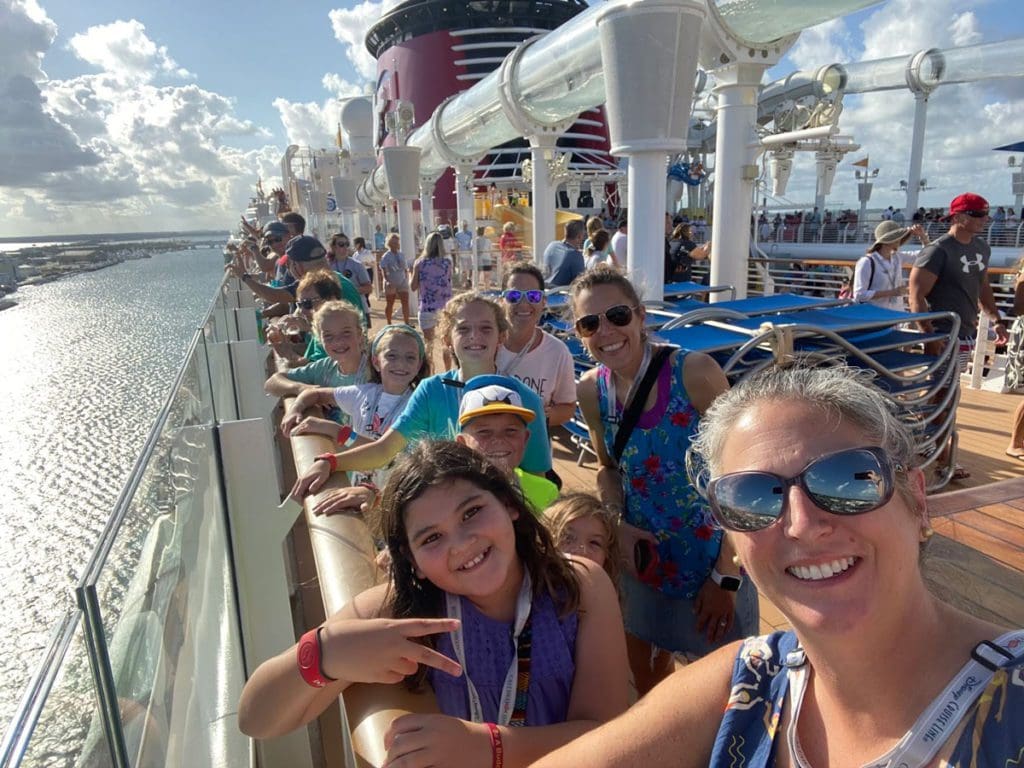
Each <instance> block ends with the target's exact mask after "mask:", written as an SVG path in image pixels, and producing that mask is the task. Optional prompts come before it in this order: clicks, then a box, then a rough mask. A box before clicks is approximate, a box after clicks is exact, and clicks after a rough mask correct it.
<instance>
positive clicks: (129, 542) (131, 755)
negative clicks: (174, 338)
mask: <svg viewBox="0 0 1024 768" xmlns="http://www.w3.org/2000/svg"><path fill="white" fill-rule="evenodd" d="M214 314H215V313H214ZM209 351H210V350H209V347H208V346H207V345H206V340H205V337H204V334H202V333H200V334H198V335H197V338H196V344H195V346H194V347H193V349H192V350H191V354H190V356H189V359H188V360H187V362H186V364H185V366H184V368H183V369H182V371H181V374H180V383H179V386H178V387H177V388H176V390H175V392H174V393H173V394H172V397H171V399H170V400H169V402H168V405H167V408H166V411H165V412H164V414H162V417H161V418H162V423H161V422H158V424H160V429H159V432H158V433H157V434H156V435H155V436H154V438H153V439H151V442H150V444H149V445H148V446H147V449H148V450H147V453H146V454H145V455H144V458H145V464H144V466H142V467H141V470H140V471H139V472H137V473H136V475H135V476H134V477H133V481H134V482H133V486H130V487H129V488H128V489H127V491H126V495H125V497H123V498H122V501H121V503H120V504H119V506H118V509H117V510H116V511H115V514H114V516H113V518H112V520H111V524H110V525H109V526H108V529H107V531H105V532H104V540H103V541H101V545H100V546H99V547H98V549H97V554H96V556H95V558H94V560H93V562H91V563H90V566H89V568H88V570H87V573H86V576H85V577H84V578H83V580H82V583H81V584H80V586H79V600H80V603H81V604H82V606H83V608H85V609H86V616H87V622H88V623H89V626H90V628H91V630H92V636H93V637H94V638H95V640H94V645H95V649H94V652H95V655H96V657H97V659H96V666H95V669H96V674H97V675H98V676H99V678H100V679H101V680H102V681H103V682H102V684H101V685H100V688H101V691H104V692H105V693H106V694H107V698H106V699H104V700H105V701H106V702H107V706H106V708H105V710H104V711H105V712H106V713H107V716H108V718H109V719H110V720H109V722H108V723H107V724H108V725H109V726H110V732H111V733H113V734H114V738H120V739H123V752H124V755H125V756H126V760H127V764H128V765H132V766H143V765H147V766H148V765H164V764H173V765H206V764H210V756H211V755H217V756H218V757H217V764H218V765H243V764H244V763H246V762H247V761H248V747H247V743H246V741H245V739H244V738H243V737H242V736H241V734H240V733H239V732H238V729H237V727H236V725H235V706H236V703H237V701H238V695H239V693H240V691H241V685H242V682H243V671H242V664H241V648H240V640H239V634H238V629H237V627H238V619H237V609H236V605H235V599H234V594H233V586H232V584H233V579H232V575H231V566H230V562H231V558H230V549H231V548H230V542H229V541H228V538H227V532H226V527H225V524H224V519H225V518H224V514H223V507H222V503H223V502H222V497H221V496H222V495H221V487H220V473H219V467H218V463H217V451H216V444H215V441H216V435H215V432H214V426H213V402H212V400H209V399H208V397H209V396H210V395H212V394H213V392H214V388H213V384H212V383H211V381H210V371H209ZM100 719H101V718H100V716H97V721H99V720H100ZM94 727H96V726H94Z"/></svg>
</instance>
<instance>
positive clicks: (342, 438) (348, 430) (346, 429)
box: [331, 424, 352, 472]
mask: <svg viewBox="0 0 1024 768" xmlns="http://www.w3.org/2000/svg"><path fill="white" fill-rule="evenodd" d="M350 437H352V427H350V426H349V425H348V424H346V425H345V426H343V427H342V428H341V429H339V430H338V438H337V440H335V442H336V443H337V444H338V445H344V444H345V443H347V442H348V439H349V438H350ZM333 471H334V469H333V468H332V469H331V472H333Z"/></svg>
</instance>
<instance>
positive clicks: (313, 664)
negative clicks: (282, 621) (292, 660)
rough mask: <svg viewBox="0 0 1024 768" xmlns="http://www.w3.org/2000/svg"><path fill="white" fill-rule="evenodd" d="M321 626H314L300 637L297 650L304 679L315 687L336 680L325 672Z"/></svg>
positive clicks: (297, 657)
mask: <svg viewBox="0 0 1024 768" xmlns="http://www.w3.org/2000/svg"><path fill="white" fill-rule="evenodd" d="M321 650H322V649H321V648H320V627H314V628H313V629H311V630H309V632H307V633H306V634H304V635H303V636H302V637H301V638H299V644H298V646H297V647H296V650H295V656H296V660H297V661H298V665H299V674H300V675H302V679H303V680H305V681H306V683H307V684H308V685H310V686H312V687H313V688H326V687H327V684H328V683H333V682H336V681H335V679H334V678H333V677H328V676H327V675H325V674H324V669H323V664H322V660H321Z"/></svg>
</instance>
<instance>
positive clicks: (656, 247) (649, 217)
mask: <svg viewBox="0 0 1024 768" xmlns="http://www.w3.org/2000/svg"><path fill="white" fill-rule="evenodd" d="M666 173H668V155H667V154H666V152H665V151H664V150H654V151H650V152H630V153H629V185H628V191H627V196H628V199H629V231H628V234H627V235H626V271H627V274H628V275H629V279H630V280H632V281H633V284H634V285H635V286H637V287H638V288H640V289H641V295H642V296H643V297H644V298H645V299H656V300H658V301H661V300H662V299H664V298H665V204H666V202H667V196H666V193H665V174H666Z"/></svg>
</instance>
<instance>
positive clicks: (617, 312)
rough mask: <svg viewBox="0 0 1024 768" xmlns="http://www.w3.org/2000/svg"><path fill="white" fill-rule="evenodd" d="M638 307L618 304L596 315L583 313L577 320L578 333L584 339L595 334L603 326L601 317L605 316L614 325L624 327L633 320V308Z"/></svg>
mask: <svg viewBox="0 0 1024 768" xmlns="http://www.w3.org/2000/svg"><path fill="white" fill-rule="evenodd" d="M635 309H636V307H630V306H628V305H626V304H616V305H615V306H614V307H608V309H606V310H605V311H604V312H599V313H598V314H596V315H583V317H580V318H578V319H577V320H576V333H578V334H579V335H580V336H581V337H583V338H584V339H586V338H589V337H591V336H593V335H594V334H595V333H597V329H598V328H600V327H601V318H602V317H605V318H607V319H608V322H609V323H611V324H612V325H614V326H616V327H618V328H623V327H625V326H627V325H629V324H630V323H631V322H633V310H635Z"/></svg>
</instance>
